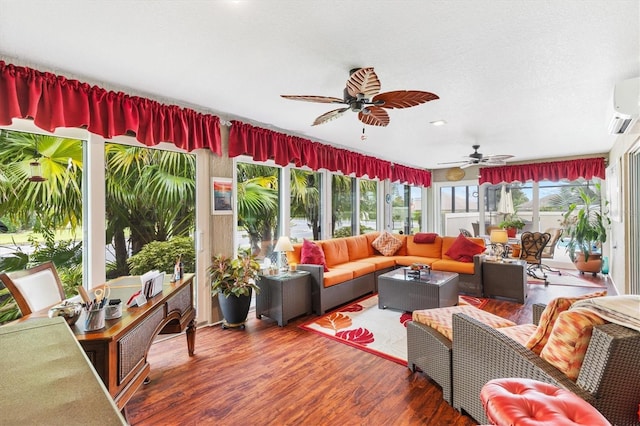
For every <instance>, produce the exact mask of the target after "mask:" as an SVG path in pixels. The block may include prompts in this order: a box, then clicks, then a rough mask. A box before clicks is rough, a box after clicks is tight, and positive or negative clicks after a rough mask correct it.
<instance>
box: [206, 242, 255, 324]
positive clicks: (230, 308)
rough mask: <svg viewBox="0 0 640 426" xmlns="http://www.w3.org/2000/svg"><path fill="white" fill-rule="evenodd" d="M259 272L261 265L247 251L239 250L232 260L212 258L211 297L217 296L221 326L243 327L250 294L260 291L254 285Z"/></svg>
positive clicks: (249, 302) (218, 256) (226, 257)
mask: <svg viewBox="0 0 640 426" xmlns="http://www.w3.org/2000/svg"><path fill="white" fill-rule="evenodd" d="M259 271H260V264H259V263H258V262H257V260H256V258H255V257H254V256H253V255H252V254H251V253H250V251H249V250H240V251H239V252H238V255H237V256H236V257H235V258H232V257H228V256H224V255H221V254H219V255H216V256H213V257H212V258H211V266H209V269H208V272H209V277H210V279H211V294H212V295H216V294H217V295H218V301H219V302H220V309H221V311H222V316H223V317H224V322H223V324H222V326H223V327H225V328H226V327H244V322H245V321H246V320H247V315H248V314H249V307H250V305H251V294H252V292H253V290H255V291H256V293H257V292H259V291H260V288H259V287H258V285H257V283H256V280H257V279H258V273H259Z"/></svg>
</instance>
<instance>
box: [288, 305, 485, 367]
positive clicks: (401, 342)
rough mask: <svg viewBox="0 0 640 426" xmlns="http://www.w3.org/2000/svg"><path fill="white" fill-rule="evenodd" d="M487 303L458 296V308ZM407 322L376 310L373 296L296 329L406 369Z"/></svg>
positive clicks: (400, 315)
mask: <svg viewBox="0 0 640 426" xmlns="http://www.w3.org/2000/svg"><path fill="white" fill-rule="evenodd" d="M487 302H488V301H487V300H486V299H481V298H477V297H468V296H460V303H461V304H469V305H473V306H477V307H479V308H481V307H483V306H484V305H486V304H487ZM410 320H411V313H410V312H401V311H397V310H394V309H378V295H373V296H369V297H367V298H365V299H362V300H359V301H356V302H354V303H352V304H350V305H347V306H344V307H342V308H339V309H337V310H335V311H332V312H329V313H327V314H325V315H323V316H321V317H319V318H317V319H314V320H312V321H309V322H307V323H304V324H302V325H300V328H302V329H304V330H307V331H312V332H314V333H318V334H320V335H322V336H325V337H328V338H330V339H333V340H336V341H338V342H341V343H344V344H346V345H349V346H352V347H354V348H357V349H360V350H362V351H365V352H369V353H372V354H374V355H377V356H380V357H382V358H385V359H388V360H390V361H393V362H396V363H398V364H400V365H404V366H406V365H407V330H406V322H407V321H410Z"/></svg>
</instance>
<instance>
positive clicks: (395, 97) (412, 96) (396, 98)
mask: <svg viewBox="0 0 640 426" xmlns="http://www.w3.org/2000/svg"><path fill="white" fill-rule="evenodd" d="M436 99H440V97H439V96H438V95H436V94H434V93H430V92H421V91H418V90H396V91H394V92H385V93H380V94H379V95H376V96H374V97H373V99H372V100H371V101H372V102H373V103H376V102H378V101H383V102H384V103H383V104H381V105H380V106H381V107H383V108H409V107H413V106H416V105H420V104H423V103H425V102H429V101H434V100H436Z"/></svg>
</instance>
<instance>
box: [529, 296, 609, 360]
mask: <svg viewBox="0 0 640 426" xmlns="http://www.w3.org/2000/svg"><path fill="white" fill-rule="evenodd" d="M606 295H607V292H606V291H598V292H594V293H588V294H584V295H582V296H577V297H557V298H555V299H553V300H552V301H551V302H549V304H548V305H547V307H546V308H544V311H543V312H542V315H540V321H538V328H536V332H535V333H534V334H533V335H532V336H531V338H529V340H528V341H527V343H526V344H525V346H526V347H527V348H528V349H530V350H532V351H533V352H535V353H536V354H537V355H540V352H542V348H544V345H545V344H546V343H547V340H548V339H549V335H550V334H551V330H552V329H553V324H554V323H555V321H556V319H557V318H558V315H560V313H562V312H564V311H566V310H568V309H569V308H570V307H571V305H572V304H573V303H574V302H576V301H578V300H583V299H588V298H591V297H600V296H606Z"/></svg>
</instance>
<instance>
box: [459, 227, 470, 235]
mask: <svg viewBox="0 0 640 426" xmlns="http://www.w3.org/2000/svg"><path fill="white" fill-rule="evenodd" d="M460 233H461V234H462V235H464V236H465V237H472V235H471V232H469V231H468V230H467V229H465V228H460Z"/></svg>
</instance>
